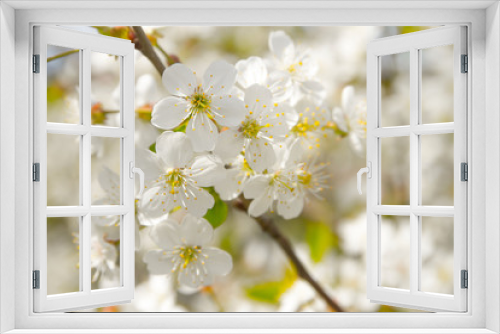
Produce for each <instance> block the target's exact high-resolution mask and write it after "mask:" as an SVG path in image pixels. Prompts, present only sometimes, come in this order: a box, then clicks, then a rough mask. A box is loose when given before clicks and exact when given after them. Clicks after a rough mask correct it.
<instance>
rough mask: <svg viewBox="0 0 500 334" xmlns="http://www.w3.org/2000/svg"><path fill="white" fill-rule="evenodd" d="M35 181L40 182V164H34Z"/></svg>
mask: <svg viewBox="0 0 500 334" xmlns="http://www.w3.org/2000/svg"><path fill="white" fill-rule="evenodd" d="M33 181H34V182H40V164H39V163H38V162H35V163H34V164H33Z"/></svg>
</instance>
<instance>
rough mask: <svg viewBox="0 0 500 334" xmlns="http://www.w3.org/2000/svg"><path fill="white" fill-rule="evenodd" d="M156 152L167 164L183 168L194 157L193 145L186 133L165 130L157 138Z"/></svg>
mask: <svg viewBox="0 0 500 334" xmlns="http://www.w3.org/2000/svg"><path fill="white" fill-rule="evenodd" d="M156 153H157V154H158V155H159V156H160V158H161V159H162V160H163V162H164V163H165V165H166V166H168V167H171V168H183V167H185V166H186V165H187V164H188V163H189V162H190V161H191V159H192V158H193V146H192V145H191V141H190V140H189V138H188V137H187V136H186V134H185V133H182V132H171V131H165V132H163V133H162V134H161V135H160V136H159V137H158V139H157V140H156Z"/></svg>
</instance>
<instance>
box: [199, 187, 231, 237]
mask: <svg viewBox="0 0 500 334" xmlns="http://www.w3.org/2000/svg"><path fill="white" fill-rule="evenodd" d="M205 190H207V191H208V192H209V193H210V195H212V196H213V197H214V200H215V204H214V206H213V207H212V208H211V209H210V210H208V211H207V213H206V214H205V216H204V217H203V218H205V219H206V220H208V222H209V223H210V224H211V225H212V226H213V228H217V227H219V226H221V225H222V223H224V222H225V221H226V219H227V212H228V208H227V204H226V202H224V201H223V200H221V199H220V196H219V194H217V192H216V191H215V190H214V189H213V188H205Z"/></svg>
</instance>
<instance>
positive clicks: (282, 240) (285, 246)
mask: <svg viewBox="0 0 500 334" xmlns="http://www.w3.org/2000/svg"><path fill="white" fill-rule="evenodd" d="M233 205H234V207H235V208H237V209H239V210H241V211H244V212H247V211H248V204H247V203H245V202H244V201H242V200H239V199H238V200H235V201H234V202H233ZM254 219H255V221H256V222H257V224H259V225H260V227H261V229H262V231H264V232H266V233H267V234H268V235H269V236H270V237H271V238H273V239H274V240H275V241H276V242H277V243H278V245H279V246H280V247H281V249H282V250H283V251H284V252H285V254H286V256H287V257H288V259H289V260H290V261H291V262H292V263H293V265H294V266H295V269H296V270H297V274H298V275H299V277H300V278H302V279H303V280H305V281H307V283H309V284H310V285H311V286H312V288H313V289H314V290H315V291H316V292H317V293H318V295H319V296H320V297H321V298H322V299H323V300H324V301H325V302H326V303H327V305H328V306H329V307H330V308H331V309H332V310H334V311H335V312H344V310H343V308H342V307H341V306H340V305H339V304H338V303H337V302H336V301H335V300H334V299H333V298H332V297H330V296H329V295H328V293H327V292H326V291H325V290H324V289H323V287H322V286H321V285H320V284H319V283H318V282H317V281H316V280H315V279H314V278H313V277H312V276H311V274H310V273H309V271H308V270H307V269H306V267H305V266H304V264H303V263H302V261H300V259H299V258H298V257H297V254H296V253H295V251H294V250H293V247H292V244H291V243H290V240H288V239H287V238H286V237H285V236H284V235H283V234H282V233H281V231H280V230H279V229H278V227H277V226H276V224H274V222H273V220H272V219H269V218H267V217H257V218H254Z"/></svg>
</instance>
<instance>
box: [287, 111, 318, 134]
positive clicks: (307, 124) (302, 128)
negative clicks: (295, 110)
mask: <svg viewBox="0 0 500 334" xmlns="http://www.w3.org/2000/svg"><path fill="white" fill-rule="evenodd" d="M299 116H300V115H299ZM319 125H320V123H319V121H313V122H311V121H310V119H309V117H301V118H300V119H299V121H298V122H297V124H296V125H295V126H294V127H293V128H292V132H293V133H295V134H296V135H297V136H299V137H306V136H307V133H308V132H312V131H315V130H316V129H317V128H318V127H319Z"/></svg>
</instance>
